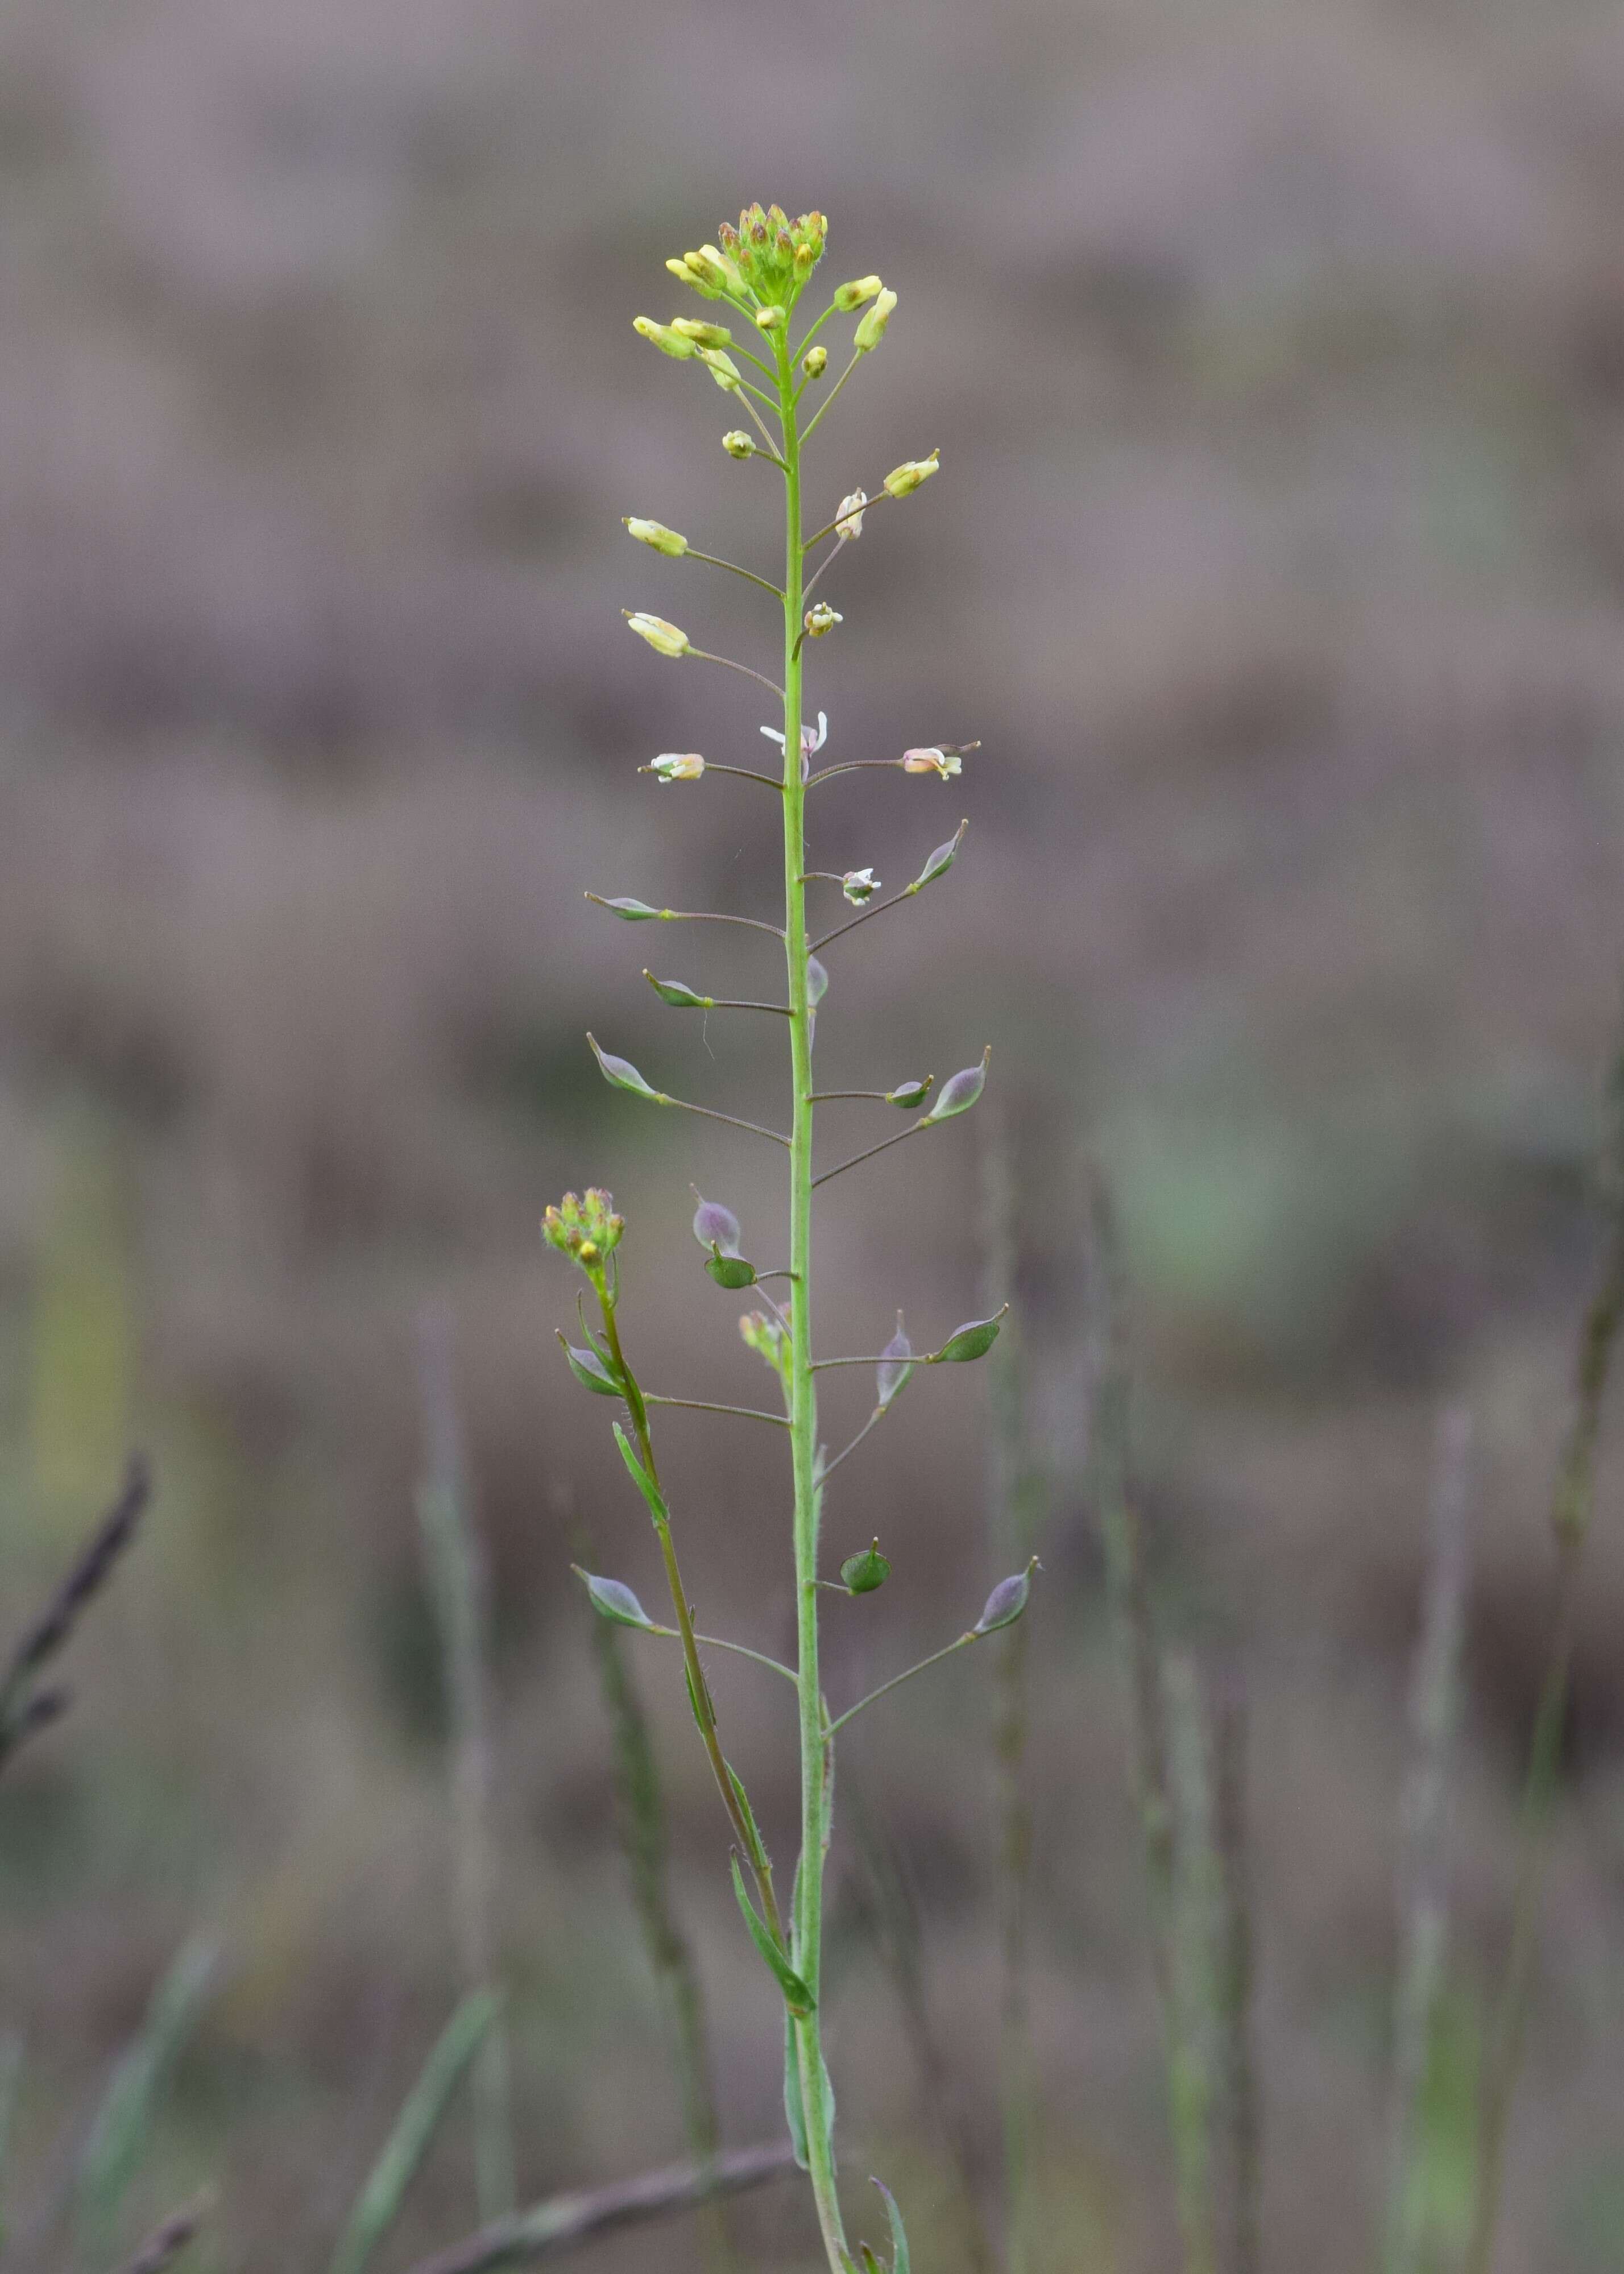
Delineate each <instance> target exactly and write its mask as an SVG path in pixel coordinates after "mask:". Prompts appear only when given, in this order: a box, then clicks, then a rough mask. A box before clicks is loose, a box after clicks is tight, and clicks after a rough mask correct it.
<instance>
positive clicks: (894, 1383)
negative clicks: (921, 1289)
mask: <svg viewBox="0 0 1624 2274" xmlns="http://www.w3.org/2000/svg"><path fill="white" fill-rule="evenodd" d="M913 1371H914V1345H913V1344H912V1343H911V1342H910V1341H909V1340H908V1338H907V1336H906V1334H905V1333H904V1332H903V1327H902V1314H901V1312H900V1311H898V1314H897V1331H896V1333H895V1334H894V1335H893V1336H892V1337H891V1340H890V1341H889V1342H888V1343H887V1344H886V1345H885V1347H884V1349H883V1351H882V1352H881V1353H880V1363H879V1365H878V1366H877V1367H876V1369H875V1379H876V1386H877V1389H878V1392H879V1405H880V1411H881V1412H882V1413H883V1412H884V1411H885V1409H886V1407H887V1406H888V1405H890V1404H891V1401H892V1399H893V1398H896V1397H900V1396H901V1394H902V1391H903V1390H904V1389H905V1388H906V1384H907V1380H908V1376H909V1375H910V1374H912V1373H913Z"/></svg>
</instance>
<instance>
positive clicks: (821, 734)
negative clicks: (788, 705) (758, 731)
mask: <svg viewBox="0 0 1624 2274" xmlns="http://www.w3.org/2000/svg"><path fill="white" fill-rule="evenodd" d="M762 732H763V734H765V736H766V737H767V740H768V741H769V742H776V743H777V744H778V748H779V749H783V748H784V729H783V728H782V727H763V728H762ZM828 739H829V713H828V712H827V711H820V712H818V714H817V724H816V727H815V726H813V725H812V723H811V721H810V720H809V719H808V720H807V721H806V722H805V723H804V724H803V725H802V727H801V757H803V758H815V757H816V756H817V754H818V752H819V751H820V750H821V749H823V745H824V743H825V742H827V741H828Z"/></svg>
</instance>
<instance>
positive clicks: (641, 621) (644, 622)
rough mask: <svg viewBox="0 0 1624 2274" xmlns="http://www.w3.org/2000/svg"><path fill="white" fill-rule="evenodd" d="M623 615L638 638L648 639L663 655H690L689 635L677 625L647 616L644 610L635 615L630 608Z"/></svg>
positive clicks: (658, 617)
mask: <svg viewBox="0 0 1624 2274" xmlns="http://www.w3.org/2000/svg"><path fill="white" fill-rule="evenodd" d="M622 614H624V615H625V618H626V621H627V622H628V624H629V625H630V626H631V628H632V629H633V630H634V631H635V633H636V635H637V636H638V638H639V639H646V640H647V641H648V643H649V645H650V647H651V648H655V649H657V650H658V652H659V653H660V654H661V655H672V656H676V655H686V654H687V653H688V647H689V644H690V643H689V640H688V634H687V633H686V632H685V631H679V630H678V629H677V627H676V625H675V624H668V623H667V622H666V621H665V617H664V616H650V615H647V614H644V613H643V610H642V609H639V610H638V611H637V613H636V614H633V613H632V611H631V609H629V608H627V609H624V610H623V611H622Z"/></svg>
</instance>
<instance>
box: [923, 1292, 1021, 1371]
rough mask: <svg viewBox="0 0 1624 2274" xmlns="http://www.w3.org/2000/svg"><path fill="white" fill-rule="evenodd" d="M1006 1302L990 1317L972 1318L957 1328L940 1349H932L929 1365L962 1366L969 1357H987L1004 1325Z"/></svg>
mask: <svg viewBox="0 0 1624 2274" xmlns="http://www.w3.org/2000/svg"><path fill="white" fill-rule="evenodd" d="M1009 1307H1010V1306H1009V1305H1008V1304H1007V1303H1006V1304H1005V1305H1004V1310H1003V1311H999V1312H998V1313H997V1314H996V1315H995V1316H994V1317H992V1318H990V1319H972V1320H971V1321H969V1322H968V1324H967V1325H966V1326H962V1327H959V1328H956V1329H954V1331H953V1332H952V1333H951V1335H949V1337H948V1338H947V1340H946V1341H945V1342H944V1344H943V1345H942V1347H941V1349H940V1350H939V1351H932V1352H931V1353H930V1356H929V1358H928V1359H926V1360H925V1364H926V1365H927V1366H962V1365H963V1364H964V1363H965V1361H966V1359H973V1358H985V1357H986V1355H987V1353H988V1352H989V1350H990V1349H991V1348H992V1346H993V1344H995V1343H996V1341H997V1339H998V1335H999V1331H1000V1329H1002V1327H1003V1325H1004V1312H1005V1311H1007V1310H1008V1309H1009Z"/></svg>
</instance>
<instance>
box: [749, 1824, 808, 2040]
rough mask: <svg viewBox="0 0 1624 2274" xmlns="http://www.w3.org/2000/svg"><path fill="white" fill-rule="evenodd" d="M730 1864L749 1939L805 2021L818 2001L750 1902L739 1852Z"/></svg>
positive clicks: (787, 2000)
mask: <svg viewBox="0 0 1624 2274" xmlns="http://www.w3.org/2000/svg"><path fill="white" fill-rule="evenodd" d="M729 1861H730V1862H731V1864H732V1865H733V1893H734V1894H735V1895H736V1896H737V1897H738V1898H739V1909H741V1911H742V1913H743V1914H744V1923H745V1924H746V1926H748V1929H749V1930H750V1940H751V1941H752V1942H753V1943H754V1944H755V1945H756V1949H757V1950H758V1951H759V1952H760V1954H761V1957H762V1962H763V1965H764V1966H765V1967H766V1968H767V1970H768V1972H769V1973H770V1974H771V1976H772V1977H773V1979H774V1981H775V1982H776V1983H777V1984H778V1987H779V1989H780V1990H781V1991H782V1992H784V2002H785V2004H786V2006H787V2007H788V2008H789V2010H790V2012H791V2013H792V2014H793V2015H794V2017H795V2019H796V2020H797V2021H804V2020H805V2019H806V2017H807V2015H808V2014H810V2013H813V2012H815V2011H816V2005H817V2000H816V1999H815V1998H814V1997H813V1995H812V1992H810V1991H809V1990H808V1987H807V1985H806V1984H805V1983H804V1982H803V1981H802V1980H801V1977H800V1975H799V1974H797V1973H796V1971H795V1969H794V1968H793V1966H792V1965H791V1964H790V1962H789V1960H788V1959H787V1958H786V1956H785V1954H784V1952H783V1951H782V1949H781V1948H780V1947H779V1946H778V1943H776V1942H775V1941H774V1940H773V1938H772V1933H771V1929H770V1928H769V1927H768V1926H767V1925H766V1924H764V1922H763V1919H762V1917H761V1915H760V1913H759V1912H758V1911H757V1910H756V1906H755V1904H754V1903H753V1902H752V1901H750V1898H749V1895H748V1892H747V1890H746V1887H745V1884H744V1874H743V1872H742V1871H741V1870H740V1869H739V1857H738V1854H737V1852H736V1851H735V1853H734V1854H733V1856H731V1857H730V1858H729Z"/></svg>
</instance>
